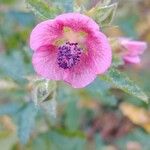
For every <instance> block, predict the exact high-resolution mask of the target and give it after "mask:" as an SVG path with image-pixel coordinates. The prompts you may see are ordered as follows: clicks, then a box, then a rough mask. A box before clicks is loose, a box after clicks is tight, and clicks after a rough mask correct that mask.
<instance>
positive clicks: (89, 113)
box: [0, 0, 150, 150]
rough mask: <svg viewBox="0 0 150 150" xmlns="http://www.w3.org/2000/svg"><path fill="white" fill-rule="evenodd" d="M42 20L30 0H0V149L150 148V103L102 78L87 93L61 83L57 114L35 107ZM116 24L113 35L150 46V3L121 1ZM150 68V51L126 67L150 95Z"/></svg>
mask: <svg viewBox="0 0 150 150" xmlns="http://www.w3.org/2000/svg"><path fill="white" fill-rule="evenodd" d="M54 1H55V0H54ZM47 2H48V3H49V4H50V5H51V2H52V1H51V0H47ZM96 2H97V1H96V0H91V1H89V6H88V7H90V6H92V5H94V4H95V3H96ZM38 21H39V20H38V19H37V18H36V17H35V16H34V14H33V13H32V12H30V11H29V9H27V5H26V2H25V1H23V0H0V150H84V149H87V150H150V104H145V103H144V102H142V101H140V100H137V98H134V97H132V96H129V95H127V94H124V93H123V92H121V91H120V90H116V89H111V90H108V89H109V88H110V87H109V86H108V85H107V84H106V83H105V82H102V81H100V80H99V79H97V80H96V81H95V82H94V83H92V84H91V85H89V86H88V87H86V88H84V89H82V90H75V89H73V88H71V87H70V86H68V85H66V84H64V83H59V86H58V88H57V93H55V94H56V101H54V102H57V109H56V110H55V107H54V106H55V104H51V105H48V106H49V108H45V107H42V109H38V108H36V107H35V106H34V104H33V102H32V97H31V96H30V93H31V89H32V86H33V85H32V83H31V82H30V78H32V77H31V75H33V74H34V70H33V68H32V64H31V56H32V51H31V50H30V48H29V45H28V40H29V35H30V32H31V30H32V29H33V27H34V26H35V25H36V24H37V23H38ZM113 25H114V26H113V27H108V28H106V29H104V31H105V33H106V34H107V35H108V36H112V37H120V36H126V37H130V38H133V39H136V40H142V41H146V42H147V43H148V45H150V0H120V1H119V6H118V9H117V12H116V17H115V20H114V22H113ZM149 66H150V48H148V49H147V50H146V51H145V53H144V55H143V56H142V61H141V64H140V65H132V66H131V65H128V66H125V67H124V68H123V69H124V70H125V71H126V72H127V73H128V74H129V76H131V78H132V79H134V80H135V81H136V82H137V83H138V84H139V85H140V86H141V87H142V88H143V89H144V91H145V92H146V93H147V95H149V96H150V69H149V68H150V67H149ZM29 76H30V77H29ZM53 107H54V108H53ZM49 111H50V112H49ZM55 111H56V112H57V117H56V116H55Z"/></svg>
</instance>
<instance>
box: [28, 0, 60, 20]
mask: <svg viewBox="0 0 150 150" xmlns="http://www.w3.org/2000/svg"><path fill="white" fill-rule="evenodd" d="M26 2H27V6H28V7H29V8H30V9H31V10H32V11H33V12H34V14H35V15H37V16H39V18H41V19H43V20H46V19H51V18H54V17H55V16H57V15H58V14H59V13H60V12H62V10H60V8H58V7H54V6H51V7H50V6H48V4H47V3H46V2H44V1H42V0H26Z"/></svg>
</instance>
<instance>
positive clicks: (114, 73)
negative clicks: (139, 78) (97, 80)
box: [101, 68, 149, 102]
mask: <svg viewBox="0 0 150 150" xmlns="http://www.w3.org/2000/svg"><path fill="white" fill-rule="evenodd" d="M101 79H102V80H105V81H107V82H109V83H111V84H113V85H114V86H115V87H116V88H118V89H121V90H122V91H124V92H126V93H128V94H130V95H133V96H135V97H137V98H139V99H141V100H143V101H145V102H148V99H149V98H148V96H147V95H146V94H145V93H144V92H143V91H142V90H141V89H140V88H139V87H138V86H137V85H136V84H135V83H134V82H133V81H132V80H130V79H129V78H128V76H127V75H125V74H123V73H121V72H119V71H118V70H117V69H114V68H111V69H110V70H109V71H108V72H107V73H106V75H104V76H103V77H102V78H101Z"/></svg>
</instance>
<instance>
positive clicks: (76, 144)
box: [31, 131, 86, 150]
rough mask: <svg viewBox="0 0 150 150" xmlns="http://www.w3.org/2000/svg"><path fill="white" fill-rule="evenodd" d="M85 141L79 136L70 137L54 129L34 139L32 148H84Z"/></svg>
mask: <svg viewBox="0 0 150 150" xmlns="http://www.w3.org/2000/svg"><path fill="white" fill-rule="evenodd" d="M85 147H86V141H85V139H84V138H81V137H77V136H74V137H70V136H67V135H65V134H62V133H60V132H56V131H50V132H48V133H46V134H42V135H40V136H39V138H37V139H35V140H34V143H33V145H32V147H31V149H32V150H40V149H43V150H49V149H52V150H84V149H85Z"/></svg>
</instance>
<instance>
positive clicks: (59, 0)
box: [50, 0, 74, 12]
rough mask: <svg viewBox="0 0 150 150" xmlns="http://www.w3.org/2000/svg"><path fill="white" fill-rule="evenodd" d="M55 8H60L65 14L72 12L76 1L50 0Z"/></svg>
mask: <svg viewBox="0 0 150 150" xmlns="http://www.w3.org/2000/svg"><path fill="white" fill-rule="evenodd" d="M50 1H51V3H53V4H55V6H59V8H61V9H62V10H64V11H65V12H72V11H73V6H74V0H55V1H53V0H50Z"/></svg>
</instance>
